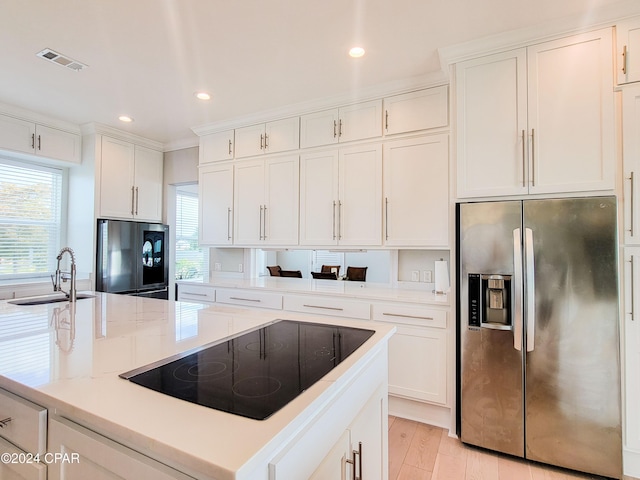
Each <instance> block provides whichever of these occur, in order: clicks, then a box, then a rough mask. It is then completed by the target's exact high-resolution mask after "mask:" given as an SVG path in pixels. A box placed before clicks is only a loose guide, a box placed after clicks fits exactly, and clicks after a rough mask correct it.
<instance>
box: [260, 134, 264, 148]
mask: <svg viewBox="0 0 640 480" xmlns="http://www.w3.org/2000/svg"><path fill="white" fill-rule="evenodd" d="M260 150H264V135H262V134H260Z"/></svg>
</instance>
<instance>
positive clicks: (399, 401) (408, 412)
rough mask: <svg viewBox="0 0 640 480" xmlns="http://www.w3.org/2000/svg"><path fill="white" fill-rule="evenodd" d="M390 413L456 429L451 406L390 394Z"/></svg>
mask: <svg viewBox="0 0 640 480" xmlns="http://www.w3.org/2000/svg"><path fill="white" fill-rule="evenodd" d="M389 415H393V416H395V417H400V418H406V419H408V420H414V421H416V422H420V423H426V424H428V425H433V426H435V427H440V428H444V429H445V430H449V431H454V432H455V428H454V426H453V425H451V409H450V408H449V407H444V406H439V405H433V404H431V403H424V402H418V401H415V400H409V399H407V398H401V397H395V396H393V395H389Z"/></svg>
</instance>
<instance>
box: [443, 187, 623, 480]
mask: <svg viewBox="0 0 640 480" xmlns="http://www.w3.org/2000/svg"><path fill="white" fill-rule="evenodd" d="M456 214H457V252H456V254H457V274H458V295H457V311H458V428H459V432H458V434H459V435H460V438H461V439H462V441H463V442H465V443H468V444H472V445H477V446H480V447H484V448H487V449H491V450H496V451H500V452H504V453H507V454H511V455H516V456H519V457H524V458H527V459H530V460H534V461H537V462H542V463H547V464H552V465H558V466H561V467H565V468H570V469H574V470H579V471H583V472H590V473H594V474H597V475H603V476H608V477H615V478H620V476H621V475H622V434H621V418H620V416H621V414H620V410H621V408H620V354H619V344H620V342H619V321H618V280H617V279H618V274H617V262H618V260H617V233H616V222H617V220H616V219H617V216H616V200H615V197H590V198H580V199H569V198H565V199H551V200H547V199H543V200H537V199H536V200H525V201H498V202H484V203H463V204H459V205H457V212H456Z"/></svg>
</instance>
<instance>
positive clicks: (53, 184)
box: [0, 159, 63, 279]
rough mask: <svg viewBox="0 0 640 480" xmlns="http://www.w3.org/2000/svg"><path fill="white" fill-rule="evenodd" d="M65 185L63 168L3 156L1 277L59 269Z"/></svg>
mask: <svg viewBox="0 0 640 480" xmlns="http://www.w3.org/2000/svg"><path fill="white" fill-rule="evenodd" d="M62 184H63V170H60V169H55V168H50V167H43V166H38V165H31V164H26V163H18V162H12V161H10V160H5V159H0V279H10V278H24V277H40V276H48V275H50V274H51V273H52V272H53V271H54V270H55V269H56V256H57V255H58V252H59V251H60V235H61V231H62V227H61V218H62Z"/></svg>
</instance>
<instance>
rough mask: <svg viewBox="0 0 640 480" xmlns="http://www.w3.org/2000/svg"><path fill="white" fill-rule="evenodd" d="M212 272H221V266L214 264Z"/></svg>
mask: <svg viewBox="0 0 640 480" xmlns="http://www.w3.org/2000/svg"><path fill="white" fill-rule="evenodd" d="M213 270H214V271H216V272H219V271H220V270H222V264H221V263H214V264H213Z"/></svg>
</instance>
